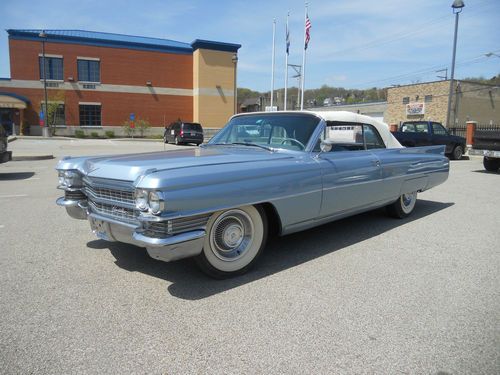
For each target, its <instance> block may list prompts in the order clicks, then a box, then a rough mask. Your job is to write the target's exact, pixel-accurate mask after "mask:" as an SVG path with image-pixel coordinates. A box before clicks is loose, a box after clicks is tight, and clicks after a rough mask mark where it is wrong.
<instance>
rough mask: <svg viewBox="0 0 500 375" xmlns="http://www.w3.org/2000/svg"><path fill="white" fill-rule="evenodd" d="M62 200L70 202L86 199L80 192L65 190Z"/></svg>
mask: <svg viewBox="0 0 500 375" xmlns="http://www.w3.org/2000/svg"><path fill="white" fill-rule="evenodd" d="M64 199H66V200H70V201H81V200H85V199H87V197H86V196H85V194H83V192H82V191H81V190H74V191H71V190H65V191H64Z"/></svg>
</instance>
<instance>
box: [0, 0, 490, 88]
mask: <svg viewBox="0 0 500 375" xmlns="http://www.w3.org/2000/svg"><path fill="white" fill-rule="evenodd" d="M452 2H453V1H452V0H420V1H416V2H410V1H403V0H376V1H373V0H330V1H319V0H311V1H309V4H310V8H309V18H310V19H311V22H312V29H311V42H310V44H309V48H308V54H307V64H306V88H316V87H320V86H321V85H323V84H327V85H330V86H343V87H348V88H367V87H374V86H377V87H386V86H390V85H391V84H406V83H414V82H419V81H421V82H423V81H429V80H436V79H437V78H436V75H439V73H435V70H438V69H440V68H446V67H449V66H450V64H451V54H452V42H453V27H454V15H453V13H452V9H451V4H452ZM464 2H465V5H466V6H465V8H464V10H463V12H462V13H461V15H460V24H459V37H458V47H457V68H456V77H457V78H463V77H468V76H480V75H482V76H484V77H488V78H489V77H492V76H494V75H496V74H499V73H500V57H497V56H495V55H492V56H491V57H486V56H485V54H486V53H488V52H494V53H496V54H497V55H498V56H500V32H499V30H500V28H499V21H500V1H498V0H464ZM287 10H289V11H290V12H291V14H290V32H291V53H290V59H289V63H292V64H301V62H302V48H303V23H304V2H303V1H300V0H297V1H296V0H275V1H269V0H268V1H260V0H254V1H238V0H233V1H216V0H213V1H208V0H207V1H201V0H199V1H194V0H184V1H167V0H163V1H161V0H152V1H142V2H139V1H126V0H120V1H117V0H111V1H103V0H100V1H94V0H92V1H85V0H80V1H70V0H67V1H59V0H44V1H25V0H2V1H1V2H0V14H1V15H2V16H1V17H0V29H1V32H0V77H9V76H10V70H9V58H8V41H7V33H6V32H5V29H9V28H18V29H23V28H47V29H83V30H94V31H106V32H114V33H122V34H130V35H142V36H152V37H160V38H167V39H174V40H179V41H182V42H191V41H192V40H194V39H197V38H199V39H210V40H218V41H225V42H234V43H240V44H242V46H243V47H242V48H241V49H240V54H239V69H238V86H239V87H247V88H251V89H254V90H260V91H264V90H269V89H270V85H271V50H272V22H273V18H276V20H277V27H276V30H277V33H276V70H275V82H276V83H275V87H277V88H278V87H283V86H284V71H285V67H284V50H285V17H286V13H287ZM293 83H294V81H293V80H291V81H290V86H291V85H292V84H293Z"/></svg>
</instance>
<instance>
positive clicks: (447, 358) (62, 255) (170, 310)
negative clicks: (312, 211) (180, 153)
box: [0, 139, 500, 375]
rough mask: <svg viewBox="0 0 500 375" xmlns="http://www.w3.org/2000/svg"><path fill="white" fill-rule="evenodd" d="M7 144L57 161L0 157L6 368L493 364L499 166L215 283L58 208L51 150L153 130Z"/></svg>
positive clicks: (327, 368) (468, 173)
mask: <svg viewBox="0 0 500 375" xmlns="http://www.w3.org/2000/svg"><path fill="white" fill-rule="evenodd" d="M9 147H10V149H11V150H12V151H13V152H14V155H16V153H18V154H19V153H29V152H33V153H34V152H38V153H50V154H53V155H54V156H56V159H53V160H39V161H13V162H9V163H6V164H1V165H0V248H1V251H0V285H1V290H0V317H1V319H0V373H5V374H17V373H19V374H20V373H23V374H24V373H40V374H45V373H54V374H70V373H103V374H108V373H109V374H111V373H113V374H114V373H164V374H185V373H216V374H220V373H245V374H249V373H251V374H258V373H294V374H298V373H300V374H308V373H321V374H327V373H328V374H353V373H366V374H372V373H379V374H396V373H404V374H442V375H444V374H496V373H499V372H500V355H499V353H500V351H499V348H500V273H499V270H500V251H499V249H500V245H499V243H500V231H499V224H500V219H499V212H500V194H499V193H500V174H493V173H486V172H485V171H484V170H483V168H482V164H481V159H479V158H472V159H471V160H460V161H453V162H452V163H451V172H450V178H449V180H448V181H447V182H446V183H445V184H443V185H441V186H439V187H437V188H435V189H433V190H430V191H428V192H424V193H422V194H420V195H419V201H418V203H417V208H416V210H415V212H414V215H413V216H412V217H411V218H409V219H407V220H395V219H391V218H388V217H387V216H385V215H384V212H383V211H381V210H380V211H374V212H370V213H366V214H362V215H358V216H355V217H352V218H348V219H345V220H341V221H338V222H334V223H331V224H328V225H324V226H322V227H319V228H315V229H312V230H309V231H306V232H302V233H298V234H294V235H290V236H287V237H283V238H278V239H272V240H271V241H270V243H269V244H268V247H267V249H266V252H265V254H264V256H263V258H262V259H261V262H260V263H259V265H258V268H257V269H256V270H254V271H253V272H251V273H249V274H247V275H244V276H242V277H239V278H235V279H231V280H225V281H215V280H211V279H208V278H207V277H205V276H204V275H203V274H201V273H200V272H199V271H198V270H197V268H196V267H195V265H194V263H193V262H192V261H191V260H182V261H178V262H174V263H163V262H160V261H156V260H153V259H151V258H149V257H148V256H147V254H146V251H145V250H143V249H141V248H137V247H134V246H130V245H121V244H116V243H107V242H104V241H102V240H98V239H96V238H95V237H94V236H93V234H92V233H91V232H90V228H89V224H88V223H87V222H86V221H78V220H73V219H71V218H70V217H69V216H67V215H66V212H65V211H64V209H62V208H60V207H58V206H56V204H55V200H56V198H58V197H59V196H60V195H61V191H58V190H56V188H55V186H56V182H57V176H56V172H55V171H54V166H55V164H56V162H57V158H59V157H61V156H63V155H85V154H114V153H123V152H141V151H150V150H158V151H160V150H163V147H164V145H163V144H162V143H161V142H120V141H99V140H96V141H91V140H74V141H63V140H60V141H56V140H25V139H21V140H17V141H15V142H13V143H11V144H10V145H9ZM174 147H175V146H167V148H174Z"/></svg>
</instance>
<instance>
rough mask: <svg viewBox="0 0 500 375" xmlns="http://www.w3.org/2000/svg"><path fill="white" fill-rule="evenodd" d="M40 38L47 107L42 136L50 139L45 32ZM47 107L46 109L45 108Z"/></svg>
mask: <svg viewBox="0 0 500 375" xmlns="http://www.w3.org/2000/svg"><path fill="white" fill-rule="evenodd" d="M38 36H39V37H40V38H42V72H43V95H44V97H45V106H42V108H43V117H44V119H43V120H44V124H43V125H44V126H43V128H42V136H44V137H45V138H48V137H50V131H49V114H48V113H47V112H48V111H47V110H48V108H49V102H48V100H47V70H46V69H45V64H46V61H45V39H46V38H47V34H46V33H45V30H42V32H41V33H40V34H38ZM44 107H45V108H44Z"/></svg>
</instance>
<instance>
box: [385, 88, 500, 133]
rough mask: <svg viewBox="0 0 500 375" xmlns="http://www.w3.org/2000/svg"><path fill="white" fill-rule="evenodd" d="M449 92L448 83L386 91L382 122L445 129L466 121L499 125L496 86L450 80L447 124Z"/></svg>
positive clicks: (498, 99) (498, 102)
mask: <svg viewBox="0 0 500 375" xmlns="http://www.w3.org/2000/svg"><path fill="white" fill-rule="evenodd" d="M449 89H450V81H449V80H444V81H436V82H426V83H417V84H411V85H405V86H397V87H390V88H388V89H387V110H386V112H385V115H384V119H385V122H387V123H389V124H399V123H400V122H402V121H411V120H432V121H437V122H441V123H442V124H448V126H449V127H453V126H456V125H463V124H465V123H466V122H467V121H469V120H471V121H477V122H478V123H480V124H494V125H498V124H500V90H499V89H498V86H495V85H487V84H482V83H477V82H469V81H463V80H454V81H453V90H454V93H453V98H452V101H451V108H450V121H449V123H448V122H447V120H448V119H447V112H448V97H449Z"/></svg>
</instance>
